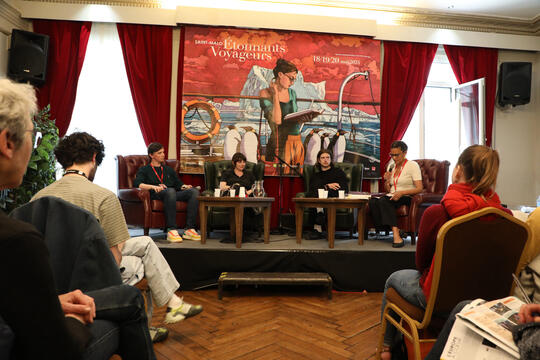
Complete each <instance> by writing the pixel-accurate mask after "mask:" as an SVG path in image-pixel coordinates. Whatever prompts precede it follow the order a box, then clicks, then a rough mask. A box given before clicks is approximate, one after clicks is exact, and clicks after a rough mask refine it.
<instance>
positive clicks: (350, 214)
mask: <svg viewBox="0 0 540 360" xmlns="http://www.w3.org/2000/svg"><path fill="white" fill-rule="evenodd" d="M334 166H335V167H336V168H338V169H341V170H343V172H344V173H345V175H346V176H347V181H348V183H349V191H362V179H363V172H364V167H363V165H362V164H351V163H334ZM316 171H318V170H317V167H316V166H313V165H304V168H303V173H302V174H303V177H304V190H305V192H301V193H298V194H296V197H306V194H307V192H308V191H309V185H310V182H311V179H312V177H313V175H314V174H315V172H316ZM304 224H306V225H308V226H309V225H312V224H310V222H309V211H304ZM355 227H356V216H355V214H354V211H353V209H336V230H348V231H349V233H350V236H351V237H352V234H353V233H354V232H355V231H356V228H355Z"/></svg>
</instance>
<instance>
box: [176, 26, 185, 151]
mask: <svg viewBox="0 0 540 360" xmlns="http://www.w3.org/2000/svg"><path fill="white" fill-rule="evenodd" d="M185 40H186V28H185V27H183V26H182V27H181V28H180V49H179V51H178V77H177V79H176V133H177V134H180V128H181V127H180V121H182V120H181V119H182V97H183V95H184V46H185V44H184V43H185ZM181 142H182V138H181V137H180V136H177V137H176V158H177V159H180V144H181Z"/></svg>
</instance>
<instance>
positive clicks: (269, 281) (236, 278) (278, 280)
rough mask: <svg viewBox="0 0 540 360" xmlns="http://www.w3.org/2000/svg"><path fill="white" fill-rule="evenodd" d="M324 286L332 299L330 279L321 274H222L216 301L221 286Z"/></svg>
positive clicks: (328, 276) (325, 274)
mask: <svg viewBox="0 0 540 360" xmlns="http://www.w3.org/2000/svg"><path fill="white" fill-rule="evenodd" d="M240 284H243V285H324V286H326V287H327V288H328V298H329V299H331V298H332V278H331V277H330V275H328V274H327V273H322V272H222V273H221V275H220V276H219V280H218V299H220V300H221V299H222V297H223V285H240Z"/></svg>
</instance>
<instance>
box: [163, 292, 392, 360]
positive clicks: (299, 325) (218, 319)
mask: <svg viewBox="0 0 540 360" xmlns="http://www.w3.org/2000/svg"><path fill="white" fill-rule="evenodd" d="M178 295H179V296H184V299H185V301H186V302H189V303H192V304H202V305H203V306H204V311H203V312H202V313H201V314H199V315H197V316H195V317H193V318H189V319H186V320H184V321H181V322H179V323H176V324H170V325H164V324H163V319H164V316H165V311H166V307H161V308H157V309H155V310H154V316H153V318H152V325H153V326H165V327H167V328H168V329H169V338H168V339H167V340H165V341H164V342H162V343H158V344H155V345H154V349H155V352H156V356H157V359H158V360H173V359H174V360H176V359H179V360H183V359H193V360H198V359H204V360H206V359H208V360H275V359H287V360H288V359H294V360H297V359H298V360H302V359H315V360H316V359H323V360H329V359H331V360H334V359H335V360H342V359H370V360H371V359H374V354H375V347H376V345H377V339H378V335H379V330H380V306H381V295H382V294H381V293H370V294H365V293H340V292H334V293H333V299H332V300H329V299H327V298H326V297H324V296H321V291H306V290H302V291H298V290H296V289H294V288H291V291H290V292H288V291H287V290H283V289H280V288H276V290H275V291H273V290H272V289H271V288H270V289H268V288H265V289H255V288H246V287H244V288H242V287H240V288H239V289H234V290H232V291H228V292H227V293H226V295H227V296H226V297H224V298H223V300H218V298H217V290H216V289H206V290H199V291H185V292H179V293H178Z"/></svg>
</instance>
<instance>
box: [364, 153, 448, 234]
mask: <svg viewBox="0 0 540 360" xmlns="http://www.w3.org/2000/svg"><path fill="white" fill-rule="evenodd" d="M414 161H416V162H417V163H418V165H420V170H421V171H422V183H423V185H424V190H423V191H422V192H421V193H420V194H416V195H414V196H413V197H412V200H411V205H410V206H407V205H402V206H400V207H399V208H398V209H397V210H396V211H397V216H398V227H399V229H400V230H401V231H404V232H406V233H407V234H409V235H411V243H412V244H413V245H414V244H415V243H416V235H417V234H418V228H419V225H420V219H421V218H422V214H423V213H424V210H426V209H427V208H428V207H429V206H431V205H433V204H438V203H440V202H441V200H442V198H443V196H444V193H445V192H446V188H447V187H448V171H449V170H448V169H449V167H450V162H448V161H446V160H444V161H438V160H434V159H419V160H414ZM368 214H369V211H368ZM372 224H373V222H372V221H371V217H370V216H369V217H368V222H367V226H366V228H369V227H372V226H373V225H372Z"/></svg>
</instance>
